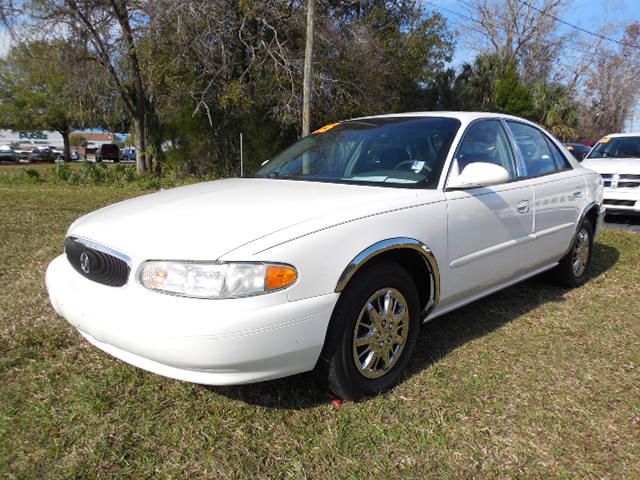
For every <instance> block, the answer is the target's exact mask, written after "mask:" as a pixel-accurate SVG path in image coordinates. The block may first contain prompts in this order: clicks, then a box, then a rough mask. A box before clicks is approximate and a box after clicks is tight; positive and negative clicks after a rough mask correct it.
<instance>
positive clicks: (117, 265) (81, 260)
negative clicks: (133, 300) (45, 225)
mask: <svg viewBox="0 0 640 480" xmlns="http://www.w3.org/2000/svg"><path fill="white" fill-rule="evenodd" d="M64 251H65V254H66V255H67V260H69V263H70V264H71V266H72V267H73V268H74V269H75V270H76V272H78V273H79V274H80V275H82V276H83V277H86V278H88V279H89V280H92V281H94V282H98V283H102V284H103V285H109V286H110V287H122V286H123V285H126V283H127V280H128V279H129V272H130V270H131V261H130V259H129V257H127V256H126V255H123V254H121V253H119V252H116V251H114V250H111V249H110V248H107V247H104V246H102V245H99V244H97V243H94V242H91V241H89V240H84V239H81V238H75V237H67V238H66V239H65V241H64Z"/></svg>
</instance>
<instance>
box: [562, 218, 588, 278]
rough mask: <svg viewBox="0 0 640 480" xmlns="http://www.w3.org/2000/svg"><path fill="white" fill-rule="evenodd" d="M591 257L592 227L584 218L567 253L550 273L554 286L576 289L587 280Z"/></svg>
mask: <svg viewBox="0 0 640 480" xmlns="http://www.w3.org/2000/svg"><path fill="white" fill-rule="evenodd" d="M592 255H593V225H592V224H591V221H590V220H589V219H588V218H585V219H584V220H583V221H582V223H581V224H580V227H579V228H578V232H577V234H576V236H575V238H574V239H573V243H572V244H571V248H570V249H569V252H568V253H567V254H566V255H565V256H564V257H563V258H562V260H560V263H559V264H558V266H557V267H556V268H555V269H554V270H553V271H552V273H553V280H554V282H555V283H556V284H558V285H560V286H563V287H568V288H576V287H579V286H580V285H582V284H584V283H585V282H586V281H587V279H588V278H589V272H590V270H591V257H592Z"/></svg>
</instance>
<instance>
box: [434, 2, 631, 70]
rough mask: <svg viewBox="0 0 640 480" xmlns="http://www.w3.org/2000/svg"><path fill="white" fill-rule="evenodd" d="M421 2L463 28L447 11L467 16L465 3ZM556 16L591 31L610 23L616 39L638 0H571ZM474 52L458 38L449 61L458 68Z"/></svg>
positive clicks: (569, 31)
mask: <svg viewBox="0 0 640 480" xmlns="http://www.w3.org/2000/svg"><path fill="white" fill-rule="evenodd" d="M536 3H538V2H536ZM423 4H424V6H425V7H426V8H427V9H429V10H436V11H439V12H440V13H441V14H442V15H443V16H444V17H445V18H446V19H447V21H448V22H449V25H450V26H451V28H452V29H454V30H460V29H462V28H463V26H464V23H465V20H464V19H462V18H460V17H459V16H457V15H455V14H454V13H451V12H450V11H449V10H452V11H454V12H458V13H461V14H467V15H468V10H466V9H465V6H464V2H462V1H457V0H429V1H426V0H423ZM558 17H559V18H561V19H562V20H566V21H567V22H569V23H572V24H574V25H577V26H579V27H582V28H584V29H587V30H590V31H593V32H599V31H600V29H601V28H602V27H603V26H605V25H609V26H610V27H611V29H612V36H613V37H614V38H618V39H619V38H620V36H619V35H617V36H616V35H613V32H614V31H615V32H621V31H622V26H623V25H626V24H628V23H631V22H632V21H634V20H636V21H640V0H573V1H571V2H570V3H569V6H568V7H566V8H565V9H564V10H562V11H561V12H560V13H559V14H558ZM559 27H560V28H559V31H560V32H561V33H566V34H571V36H577V37H578V39H579V40H593V41H594V42H595V41H597V39H595V38H593V37H590V36H589V35H587V34H584V33H581V32H578V31H576V30H575V29H572V28H571V27H568V26H564V25H560V26H559ZM606 43H610V42H606ZM613 46H615V44H613ZM570 53H571V52H570ZM573 53H574V54H576V55H580V54H581V52H573ZM475 54H476V52H475V51H474V50H473V49H471V48H469V46H468V45H465V44H464V42H463V41H458V42H457V43H456V51H455V54H454V58H453V62H452V63H453V66H454V67H458V66H460V65H462V64H463V63H465V62H468V61H471V60H472V59H473V58H474V57H475Z"/></svg>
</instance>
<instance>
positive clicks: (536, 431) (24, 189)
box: [0, 184, 640, 479]
mask: <svg viewBox="0 0 640 480" xmlns="http://www.w3.org/2000/svg"><path fill="white" fill-rule="evenodd" d="M142 193H144V192H142V191H141V190H136V189H109V188H103V187H93V186H92V187H66V186H56V185H38V184H35V185H0V205H2V208H1V209H0V248H1V249H2V250H1V251H2V255H1V256H0V283H1V285H2V289H0V474H2V476H5V477H7V478H13V477H16V478H45V477H46V478H70V477H74V478H106V477H114V476H121V477H126V478H129V477H130V478H174V477H179V478H219V477H232V478H273V477H276V478H281V477H284V478H289V477H293V478H302V477H307V478H363V477H375V476H377V477H381V478H400V477H402V478H411V477H418V478H425V477H428V478H456V479H457V478H491V479H494V478H513V477H518V478H551V477H554V478H639V477H640V463H639V461H638V452H639V451H640V368H639V365H640V272H639V270H638V265H640V236H639V235H636V234H632V233H628V232H621V231H605V232H604V233H603V235H602V237H601V240H600V242H599V243H598V245H597V246H596V252H595V265H594V276H593V278H592V279H591V280H590V281H589V282H588V283H587V284H586V285H585V286H584V287H582V288H580V289H577V290H572V291H567V290H563V289H559V288H556V287H553V286H550V285H549V283H547V282H546V280H545V278H544V277H541V278H536V279H533V280H531V281H528V282H525V283H523V284H520V285H517V286H514V287H512V288H509V289H508V290H505V291H503V292H500V293H498V294H496V295H493V296H491V297H490V298H487V299H485V300H482V301H480V302H477V303H475V304H473V305H472V306H469V307H466V308H463V309H461V310H459V311H457V312H454V313H451V314H449V315H446V316H444V317H442V318H440V319H437V320H435V321H433V322H431V323H429V324H427V325H426V326H425V327H424V329H423V331H422V333H421V337H420V341H419V346H418V354H417V355H416V358H415V359H414V361H413V363H412V368H411V371H410V373H409V374H408V375H407V378H406V379H405V380H404V381H403V382H402V383H401V384H400V385H399V386H398V387H397V388H396V389H394V390H393V391H392V392H389V393H388V394H386V395H382V396H380V397H377V398H374V399H372V400H369V401H366V402H362V403H358V404H353V403H345V404H342V405H340V406H335V405H334V404H332V403H331V398H330V397H329V396H328V395H327V394H326V393H324V392H323V391H322V390H320V389H318V388H317V387H316V386H315V384H314V382H313V379H312V377H311V376H310V375H300V376H296V377H292V378H288V379H283V380H278V381H274V382H266V383H262V384H258V385H248V386H243V387H229V388H207V387H202V386H198V385H191V384H187V383H181V382H177V381H172V380H168V379H165V378H162V377H159V376H156V375H153V374H150V373H146V372H144V371H141V370H139V369H136V368H134V367H131V366H129V365H126V364H124V363H122V362H120V361H118V360H115V359H113V358H111V357H109V356H107V355H106V354H104V353H102V352H100V351H99V350H97V349H95V348H94V347H92V346H90V345H89V344H87V343H86V342H85V341H83V340H82V339H81V337H80V336H79V334H77V333H76V332H75V331H74V330H73V329H72V328H71V327H70V326H69V325H68V324H67V323H66V322H65V321H64V320H63V319H62V318H60V317H58V316H57V315H56V314H55V313H54V312H53V310H52V308H51V307H50V306H49V303H48V299H47V295H46V291H45V287H44V270H45V268H46V265H47V263H48V262H49V261H50V260H51V259H52V258H53V257H54V256H55V255H57V254H59V253H60V252H61V251H62V241H63V238H64V234H65V231H66V228H67V226H68V225H69V224H70V223H71V222H72V221H73V220H74V219H75V218H77V217H78V216H79V215H81V214H82V213H85V212H88V211H91V210H94V209H96V208H98V207H100V206H102V205H106V204H109V203H113V202H115V201H117V200H121V199H124V198H126V197H129V196H133V195H138V194H142Z"/></svg>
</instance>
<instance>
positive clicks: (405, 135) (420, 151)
mask: <svg viewBox="0 0 640 480" xmlns="http://www.w3.org/2000/svg"><path fill="white" fill-rule="evenodd" d="M459 127H460V122H459V121H458V120H456V119H453V118H442V117H393V118H371V119H363V120H350V121H346V122H342V123H338V124H332V125H328V126H327V127H323V128H321V129H320V130H317V131H316V132H315V133H313V134H311V135H309V136H307V137H305V138H303V139H302V140H300V141H299V142H297V143H295V144H293V145H292V146H291V147H289V148H288V149H286V150H284V151H283V152H282V153H280V154H278V155H276V156H275V157H274V158H273V159H271V160H268V161H267V162H265V163H264V164H263V167H262V168H261V169H260V170H259V171H258V172H257V173H256V175H255V176H257V177H263V178H283V179H289V180H307V181H328V182H339V183H360V184H375V185H396V186H410V185H421V186H424V187H426V188H435V187H436V185H437V183H438V178H439V177H440V172H441V171H442V167H443V164H444V161H445V158H446V156H447V152H448V151H449V148H450V147H451V142H452V141H453V138H454V136H455V134H456V132H457V131H458V128H459Z"/></svg>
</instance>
